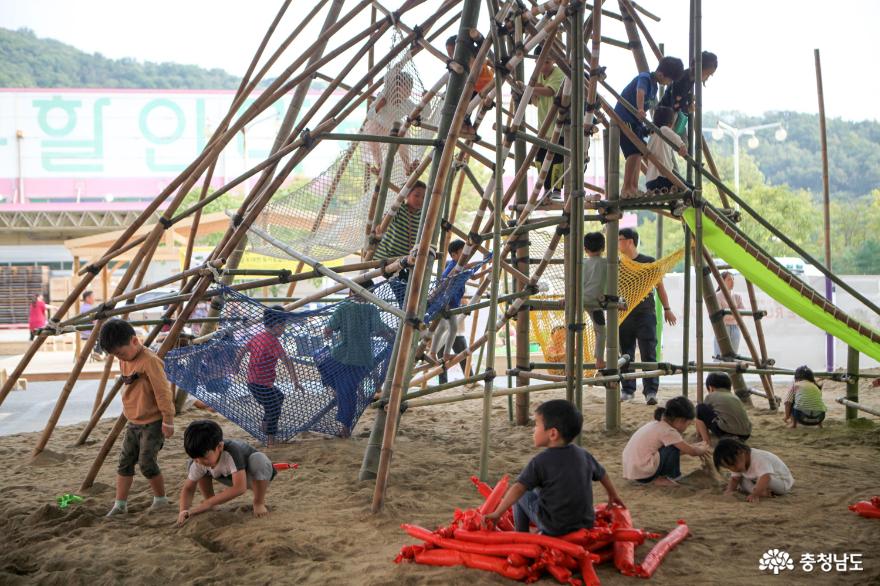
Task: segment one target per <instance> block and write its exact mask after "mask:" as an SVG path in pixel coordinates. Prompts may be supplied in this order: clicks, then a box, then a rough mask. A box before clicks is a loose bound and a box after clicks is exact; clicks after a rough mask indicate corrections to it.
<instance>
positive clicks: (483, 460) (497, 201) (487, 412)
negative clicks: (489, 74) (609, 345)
mask: <svg viewBox="0 0 880 586" xmlns="http://www.w3.org/2000/svg"><path fill="white" fill-rule="evenodd" d="M487 4H488V6H489V13H490V14H494V13H495V11H493V10H491V7H492V4H491V2H488V1H487ZM492 40H493V44H494V45H495V48H496V49H495V50H496V51H498V52H499V54H501V53H500V51H501V50H502V47H501V44H500V43H499V42H498V31H497V29H496V28H494V27H493V29H492ZM501 104H502V96H501V76H500V75H496V76H495V142H496V144H501V143H502V141H503V135H502V132H503V122H504V120H503V118H502V112H501ZM503 155H504V153H503V152H502V151H501V149H499V148H496V149H495V173H494V176H495V192H494V197H493V199H492V203H493V205H494V206H495V211H496V212H499V211H500V210H501V205H502V204H501V200H502V197H503V195H504V158H503ZM492 252H493V254H495V255H496V258H497V255H499V253H500V252H501V214H500V213H495V214H494V221H493V222H492ZM453 274H454V273H453ZM500 280H501V263H500V262H494V261H493V262H492V285H491V286H490V287H489V299H490V300H491V304H490V305H489V325H488V328H487V332H486V336H487V338H488V339H487V342H486V379H485V381H484V382H483V384H484V387H483V414H482V419H481V421H480V480H482V481H483V482H488V481H489V420H490V418H491V416H492V389H493V387H494V385H495V376H496V373H495V342H496V338H497V337H498V329H497V327H498V326H497V323H496V322H497V319H498V284H499V281H500ZM449 343H450V344H451V343H452V341H451V340H450V341H449ZM441 350H442V349H441ZM438 352H439V351H438Z"/></svg>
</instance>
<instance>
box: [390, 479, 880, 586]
mask: <svg viewBox="0 0 880 586" xmlns="http://www.w3.org/2000/svg"><path fill="white" fill-rule="evenodd" d="M471 480H472V482H473V483H474V486H475V487H476V488H477V490H478V491H479V493H480V494H481V495H482V496H483V498H484V499H485V501H484V502H483V504H482V505H480V507H478V508H476V509H466V510H458V509H456V511H455V514H454V516H453V520H452V523H450V524H449V525H446V526H443V527H439V528H437V529H436V530H435V531H431V530H429V529H426V528H424V527H419V526H418V525H407V524H404V525H401V527H402V528H403V530H404V531H406V532H407V533H408V534H409V535H411V536H412V537H414V538H416V539H418V540H420V541H421V542H422V545H406V546H404V547H403V548H401V550H400V554H398V556H397V558H395V561H396V562H397V563H401V562H403V561H407V560H409V561H414V562H416V563H419V564H427V565H432V566H465V567H468V568H474V569H479V570H484V571H489V572H495V573H496V574H499V575H501V576H504V577H506V578H510V579H512V580H519V581H525V582H535V581H536V580H538V579H540V578H541V576H542V575H543V574H545V573H546V574H549V575H550V576H552V577H553V578H555V579H556V581H557V582H559V583H561V584H568V585H569V586H598V585H599V577H598V575H597V574H596V570H595V566H596V565H597V564H604V563H609V562H613V563H614V565H615V566H616V567H617V568H618V569H619V571H620V572H621V573H623V574H625V575H628V576H641V577H646V578H647V577H650V576H651V575H652V574H653V573H654V572H655V571H656V569H657V567H658V566H659V565H660V562H661V561H662V560H663V558H664V557H665V556H666V555H667V554H668V553H669V552H670V551H671V550H672V549H673V548H674V547H675V546H676V545H677V544H678V543H680V542H681V541H682V540H683V539H685V538H686V537H687V535H688V528H687V525H685V524H684V521H679V526H678V527H677V528H676V529H674V530H673V531H671V532H670V533H669V534H668V535H667V536H666V537H664V538H663V539H662V540H661V541H659V542H658V543H657V544H656V545H655V546H654V548H653V549H652V550H651V551H650V553H648V555H647V556H646V557H645V560H644V561H643V562H642V563H641V564H639V565H636V563H635V548H636V546H637V545H639V544H641V543H644V541H645V540H647V539H657V538H658V537H660V535H659V534H657V533H651V532H648V531H645V530H643V529H637V528H635V527H633V525H632V517H631V515H630V513H629V511H628V510H627V509H625V508H623V507H620V506H607V505H604V504H603V505H598V506H596V520H595V526H594V527H593V528H592V529H579V530H578V531H574V532H572V533H569V534H567V535H562V536H559V537H553V536H549V535H541V534H538V533H524V532H517V531H513V518H512V512H511V511H510V510H508V511H505V513H504V515H502V516H501V518H500V519H499V521H498V523H497V524H496V525H495V526H492V525H491V524H489V525H487V524H486V522H485V518H484V517H485V515H486V514H488V513H491V512H493V511H495V509H497V508H498V504H499V503H500V502H501V499H502V498H503V496H504V493H505V492H506V491H507V487H508V485H509V479H508V477H507V476H505V477H503V478H502V479H501V480H500V481H499V482H498V484H496V485H495V486H494V487H491V486H489V485H488V484H486V483H484V482H481V481H480V480H478V479H477V478H475V477H472V478H471ZM877 500H880V499H877ZM859 504H860V505H861V504H862V503H859ZM864 504H867V505H871V506H873V505H872V504H871V503H867V502H866V503H864ZM577 574H580V577H577Z"/></svg>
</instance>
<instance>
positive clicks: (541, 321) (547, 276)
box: [529, 231, 684, 374]
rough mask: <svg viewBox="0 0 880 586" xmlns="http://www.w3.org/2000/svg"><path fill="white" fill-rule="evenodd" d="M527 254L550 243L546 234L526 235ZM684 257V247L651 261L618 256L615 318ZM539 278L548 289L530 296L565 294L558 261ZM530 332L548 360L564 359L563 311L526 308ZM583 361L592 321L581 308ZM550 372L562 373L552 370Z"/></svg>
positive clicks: (559, 251) (589, 350) (589, 353)
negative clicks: (617, 310) (618, 301)
mask: <svg viewBox="0 0 880 586" xmlns="http://www.w3.org/2000/svg"><path fill="white" fill-rule="evenodd" d="M529 242H530V249H529V251H530V254H531V255H532V256H535V257H540V256H543V254H544V253H545V251H546V250H547V247H548V245H549V244H550V236H549V235H548V234H546V233H544V232H540V231H535V232H533V233H531V234H530V235H529ZM564 257H565V252H564V249H563V247H561V246H557V247H556V250H554V252H553V259H554V260H562V259H564ZM682 258H684V249H679V250H677V251H675V252H673V253H672V254H670V255H668V256H664V257H663V258H661V259H659V260H657V261H655V262H652V263H638V262H635V261H633V260H630V259H629V258H628V257H626V256H624V255H621V256H620V275H619V278H618V282H619V291H620V296H621V297H622V298H623V299H624V300H625V301H626V309H621V310H620V313H619V314H618V315H619V319H620V321H621V322H623V320H625V319H626V317H627V316H628V315H629V312H630V311H632V309H633V308H635V307H636V306H637V305H638V304H639V303H641V302H642V300H644V299H645V298H646V297H647V296H648V294H649V293H650V292H651V291H652V290H653V289H654V287H656V286H657V284H658V283H659V282H660V281H661V280H662V279H663V275H665V274H666V273H667V272H668V271H669V270H670V269H672V267H674V266H675V265H676V264H678V262H679V261H681V259H682ZM541 281H542V282H545V283H547V286H548V290H547V291H545V292H542V293H540V294H538V295H534V296H532V298H533V299H545V300H552V301H559V300H562V299H564V298H565V268H564V266H563V265H562V264H550V265H549V266H548V267H547V269H546V270H545V271H544V274H543V276H542V277H541ZM529 318H530V325H531V335H532V339H534V340H535V341H536V342H537V343H538V344H539V345H540V346H541V351H542V353H543V354H544V358H545V360H547V361H548V362H565V356H566V354H565V332H566V321H565V312H563V311H545V310H533V311H531V312H529ZM583 319H584V324H585V325H584V361H585V362H593V361H594V359H595V356H593V345H594V343H595V339H594V334H593V321H592V319H591V318H590V313H589V312H584V318H583ZM553 374H562V373H561V372H556V371H554V372H553Z"/></svg>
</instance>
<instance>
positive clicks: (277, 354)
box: [236, 305, 303, 446]
mask: <svg viewBox="0 0 880 586" xmlns="http://www.w3.org/2000/svg"><path fill="white" fill-rule="evenodd" d="M286 325H287V320H286V318H285V311H284V308H283V307H282V306H280V305H273V306H272V307H267V308H266V309H265V310H264V311H263V330H262V331H260V332H258V333H257V334H256V335H255V336H254V337H253V338H251V339H250V340H249V341H248V343H247V344H246V345H245V346H244V347H242V348H241V350H239V354H238V358H237V359H236V362H237V363H238V364H240V363H241V360H242V359H243V358H244V354H245V352H248V353H250V358H249V359H248V369H247V386H248V391H250V393H251V395H252V396H253V397H254V399H255V400H256V401H257V403H259V404H260V405H261V406H262V407H263V421H262V424H261V426H260V430H261V431H262V432H263V433H265V434H266V445H267V446H271V445H274V443H275V434H277V433H278V420H279V419H280V418H281V405H282V404H283V403H284V393H282V392H281V391H280V390H278V387H277V386H276V384H275V380H276V376H277V372H276V370H277V367H278V363H279V362H281V363H282V364H283V365H284V367H285V368H286V369H287V373H288V375H290V381H291V383H292V384H293V386H294V387H295V388H296V389H298V390H300V391H302V390H303V388H302V386H301V385H300V383H299V377H298V376H297V374H296V368H295V366H294V364H293V361H292V360H291V359H290V357H289V356H287V353H286V352H285V351H284V347H283V346H282V345H281V342H279V341H278V338H280V337H281V336H283V335H284V329H285V327H286Z"/></svg>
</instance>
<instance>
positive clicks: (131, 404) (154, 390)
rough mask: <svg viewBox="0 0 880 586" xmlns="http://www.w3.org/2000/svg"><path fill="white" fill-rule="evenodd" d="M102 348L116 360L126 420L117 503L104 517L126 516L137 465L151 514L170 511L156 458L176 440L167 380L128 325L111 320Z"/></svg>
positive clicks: (159, 362) (155, 358) (103, 332)
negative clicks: (149, 498) (150, 501)
mask: <svg viewBox="0 0 880 586" xmlns="http://www.w3.org/2000/svg"><path fill="white" fill-rule="evenodd" d="M100 341H101V347H102V348H103V349H104V350H105V351H106V352H107V353H108V354H111V355H112V356H115V357H116V358H118V359H119V368H120V370H121V371H122V379H123V382H124V383H125V389H124V390H123V392H122V413H123V414H124V415H125V417H126V418H128V425H127V426H126V428H125V437H124V439H123V441H122V451H121V452H120V454H119V466H118V467H117V469H116V502H115V503H114V504H113V508H112V509H110V512H109V513H107V516H108V517H112V516H114V515H120V514H125V513H127V512H128V493H129V491H130V490H131V484H132V482H133V481H134V465H135V463H137V464H138V465H139V466H140V468H141V474H143V475H144V476H145V477H146V478H147V480H148V481H149V482H150V488H151V489H152V491H153V504H152V505H151V506H150V509H151V510H155V509H159V508H162V507H166V506H168V498H167V497H166V496H165V479H164V478H163V476H162V472H161V471H160V470H159V464H158V462H157V456H158V455H159V450H161V449H162V446H163V444H164V443H165V438H169V437H171V436H172V435H173V434H174V399H173V397H172V396H171V386H170V385H169V383H168V379H167V378H165V368H164V365H163V363H162V359H161V358H159V357H158V356H156V355H155V354H154V353H153V351H152V350H150V349H149V348H145V347H144V345H143V344H141V341H140V340H139V339H138V337H137V335H136V334H135V331H134V328H133V327H131V324H129V323H128V322H126V321H123V320H121V319H112V320H110V321H108V322H106V323H105V324H104V326H103V327H102V328H101V336H100Z"/></svg>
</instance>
